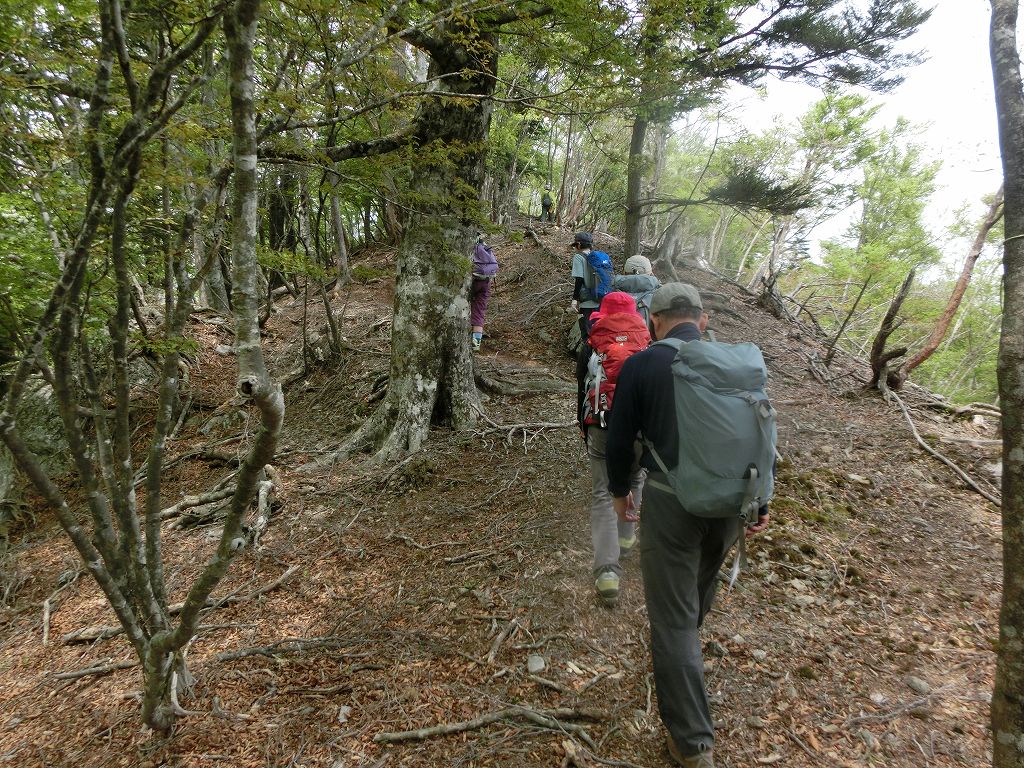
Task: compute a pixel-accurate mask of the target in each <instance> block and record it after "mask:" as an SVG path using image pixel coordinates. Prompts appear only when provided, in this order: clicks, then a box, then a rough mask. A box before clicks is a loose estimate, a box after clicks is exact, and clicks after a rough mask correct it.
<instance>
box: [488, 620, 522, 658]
mask: <svg viewBox="0 0 1024 768" xmlns="http://www.w3.org/2000/svg"><path fill="white" fill-rule="evenodd" d="M517 629H519V621H518V620H517V619H512V620H511V621H510V622H509V623H508V624H506V625H505V628H504V629H502V630H501V632H499V633H498V636H497V637H496V638H494V642H493V643H492V644H491V650H490V651H488V653H487V663H488V664H493V663H494V660H495V659H496V658H498V651H499V650H501V646H502V643H504V642H505V641H506V640H507V639H508V638H509V637H510V636H511V635H512V633H513V632H514V631H515V630H517Z"/></svg>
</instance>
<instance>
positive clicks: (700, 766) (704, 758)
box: [665, 733, 715, 768]
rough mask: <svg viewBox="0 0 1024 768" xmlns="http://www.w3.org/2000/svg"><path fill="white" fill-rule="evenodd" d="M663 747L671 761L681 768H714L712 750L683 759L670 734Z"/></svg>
mask: <svg viewBox="0 0 1024 768" xmlns="http://www.w3.org/2000/svg"><path fill="white" fill-rule="evenodd" d="M665 746H667V747H668V753H669V755H671V756H672V760H673V761H674V762H675V763H676V764H677V765H681V766H683V768H715V758H714V754H713V750H710V749H705V750H704V751H703V752H698V753H697V754H696V755H692V756H691V757H683V756H682V754H681V753H680V752H679V747H677V746H676V742H675V740H673V738H672V734H671V733H670V734H668V737H667V738H666V739H665Z"/></svg>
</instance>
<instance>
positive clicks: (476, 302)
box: [469, 277, 493, 327]
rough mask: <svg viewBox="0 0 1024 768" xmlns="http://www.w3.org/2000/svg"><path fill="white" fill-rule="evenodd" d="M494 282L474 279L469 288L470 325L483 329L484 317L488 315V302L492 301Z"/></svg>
mask: <svg viewBox="0 0 1024 768" xmlns="http://www.w3.org/2000/svg"><path fill="white" fill-rule="evenodd" d="M492 282H493V281H492V280H480V279H478V278H475V277H474V278H473V284H472V285H470V286H469V324H470V326H474V325H479V326H481V327H483V324H484V315H485V314H487V302H488V301H490V300H491V283H492Z"/></svg>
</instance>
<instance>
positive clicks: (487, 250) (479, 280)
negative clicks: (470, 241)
mask: <svg viewBox="0 0 1024 768" xmlns="http://www.w3.org/2000/svg"><path fill="white" fill-rule="evenodd" d="M497 274H498V260H497V258H495V256H494V249H493V248H492V247H491V246H489V245H487V244H486V243H485V242H484V236H483V233H477V240H476V245H475V246H474V247H473V282H472V283H471V284H470V286H469V324H470V326H471V330H472V333H473V340H472V343H473V351H474V352H479V351H480V343H481V342H482V341H483V338H484V316H485V315H486V314H487V304H488V302H490V300H491V289H492V287H493V285H494V278H495V277H496V276H497Z"/></svg>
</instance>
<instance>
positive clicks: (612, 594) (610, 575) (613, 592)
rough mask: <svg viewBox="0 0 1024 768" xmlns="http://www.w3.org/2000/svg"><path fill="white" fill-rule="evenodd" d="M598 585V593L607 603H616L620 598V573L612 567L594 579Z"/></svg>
mask: <svg viewBox="0 0 1024 768" xmlns="http://www.w3.org/2000/svg"><path fill="white" fill-rule="evenodd" d="M594 586H595V587H597V594H598V595H599V596H600V597H601V600H603V601H604V604H605V605H615V603H617V602H618V600H619V574H617V573H616V572H615V571H613V570H612V569H611V568H605V569H604V570H603V571H601V572H600V573H599V574H597V579H596V580H595V581H594Z"/></svg>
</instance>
